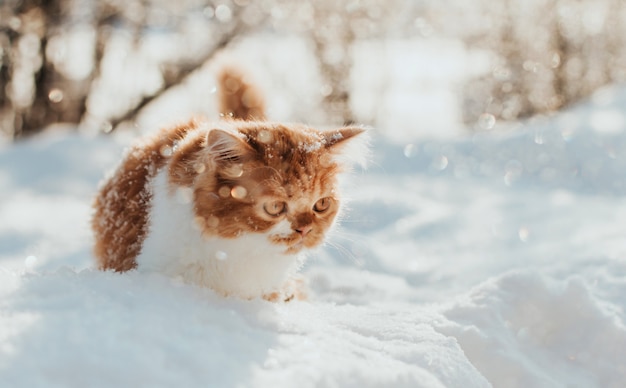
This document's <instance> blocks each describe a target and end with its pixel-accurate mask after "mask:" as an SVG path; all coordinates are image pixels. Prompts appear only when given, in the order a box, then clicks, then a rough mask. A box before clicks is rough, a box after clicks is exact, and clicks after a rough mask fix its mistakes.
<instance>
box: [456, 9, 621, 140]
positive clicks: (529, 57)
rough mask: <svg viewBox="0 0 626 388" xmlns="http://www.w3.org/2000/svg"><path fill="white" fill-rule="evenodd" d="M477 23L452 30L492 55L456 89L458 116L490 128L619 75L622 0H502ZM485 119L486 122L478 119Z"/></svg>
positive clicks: (556, 105)
mask: <svg viewBox="0 0 626 388" xmlns="http://www.w3.org/2000/svg"><path fill="white" fill-rule="evenodd" d="M489 4H490V7H491V8H490V10H489V11H487V10H484V11H485V13H484V16H485V18H484V19H483V20H482V24H481V25H479V26H478V27H475V28H469V29H467V30H465V31H462V32H459V33H460V35H461V36H462V37H463V39H464V40H465V41H466V42H467V44H468V46H469V47H478V48H482V49H487V50H488V51H490V52H492V53H493V54H494V60H493V61H492V62H493V66H492V71H491V73H489V74H486V75H483V76H481V77H479V78H477V79H474V80H470V81H469V82H468V83H467V84H466V85H465V86H464V88H463V96H464V120H465V122H466V123H477V124H478V125H477V128H478V129H485V128H486V127H489V128H490V127H491V126H492V125H491V124H490V123H491V122H492V121H485V120H482V119H481V118H483V117H484V116H485V115H489V116H491V117H493V118H498V119H503V120H514V119H519V118H525V117H529V116H532V115H536V114H546V113H550V112H554V111H556V110H558V109H560V108H562V107H564V106H567V105H570V104H572V103H574V102H576V101H579V100H580V99H581V98H583V97H586V96H588V95H590V94H591V93H592V92H593V91H594V90H596V89H597V88H599V87H601V86H603V85H606V84H607V83H611V82H621V81H624V80H626V75H625V74H624V73H625V71H624V63H625V59H626V30H625V29H624V26H625V25H626V23H625V22H626V3H624V2H623V1H622V0H603V1H596V0H577V1H573V0H529V1H526V2H520V1H516V0H505V1H502V2H499V3H497V4H496V3H489ZM485 123H487V124H485Z"/></svg>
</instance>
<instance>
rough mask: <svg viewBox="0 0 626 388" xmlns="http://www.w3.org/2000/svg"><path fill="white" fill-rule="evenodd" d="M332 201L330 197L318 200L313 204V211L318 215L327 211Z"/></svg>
mask: <svg viewBox="0 0 626 388" xmlns="http://www.w3.org/2000/svg"><path fill="white" fill-rule="evenodd" d="M332 201H333V199H332V198H330V197H324V198H320V199H319V200H318V201H317V202H315V205H313V210H315V211H316V212H318V213H323V212H325V211H326V210H328V208H329V207H330V204H331V203H332Z"/></svg>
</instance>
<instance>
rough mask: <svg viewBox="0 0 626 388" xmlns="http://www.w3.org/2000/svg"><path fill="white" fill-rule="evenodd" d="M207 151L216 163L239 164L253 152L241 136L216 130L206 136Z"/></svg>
mask: <svg viewBox="0 0 626 388" xmlns="http://www.w3.org/2000/svg"><path fill="white" fill-rule="evenodd" d="M207 149H208V152H209V155H210V156H211V157H212V158H213V160H215V161H216V162H241V161H243V160H244V159H246V156H248V155H251V154H252V152H253V150H252V148H251V147H250V145H248V143H246V141H245V139H244V138H243V136H241V135H239V134H235V133H231V132H229V131H225V130H223V129H217V128H216V129H211V130H210V131H209V133H208V134H207Z"/></svg>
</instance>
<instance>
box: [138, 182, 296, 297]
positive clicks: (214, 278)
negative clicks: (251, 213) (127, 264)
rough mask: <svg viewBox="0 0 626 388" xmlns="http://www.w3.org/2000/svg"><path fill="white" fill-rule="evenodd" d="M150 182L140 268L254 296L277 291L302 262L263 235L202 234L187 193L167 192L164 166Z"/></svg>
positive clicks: (230, 292)
mask: <svg viewBox="0 0 626 388" xmlns="http://www.w3.org/2000/svg"><path fill="white" fill-rule="evenodd" d="M150 184H151V190H152V203H151V207H150V216H149V229H148V235H147V237H146V239H145V241H144V243H143V246H142V249H141V253H140V254H139V256H138V257H137V269H138V270H139V271H144V272H153V271H154V272H160V273H163V274H165V275H167V276H171V277H182V279H183V280H184V281H185V282H189V283H194V284H198V285H201V286H205V287H209V288H212V289H214V290H215V291H217V292H219V293H221V294H224V295H235V296H239V297H242V298H256V297H261V296H263V295H266V294H269V293H272V292H274V291H278V290H279V289H280V288H281V287H282V286H283V284H284V283H285V281H286V280H287V278H288V277H289V275H291V274H293V273H294V272H295V271H297V270H298V269H299V267H300V266H301V265H302V263H303V257H302V256H297V255H286V254H284V253H282V252H284V250H285V248H284V247H280V246H276V245H274V244H271V243H270V242H269V241H268V239H267V236H268V234H252V233H250V234H244V235H242V236H241V237H239V238H236V239H225V238H221V237H212V236H211V237H206V236H203V235H202V234H201V233H200V231H199V229H198V228H197V227H196V225H195V221H194V217H195V215H194V212H193V201H191V200H190V198H189V195H180V194H181V193H180V192H178V193H171V190H169V187H168V183H167V174H166V172H165V171H161V172H159V173H158V174H157V176H156V177H155V178H154V179H153V180H152V182H151V183H150ZM182 194H188V193H185V192H183V193H182Z"/></svg>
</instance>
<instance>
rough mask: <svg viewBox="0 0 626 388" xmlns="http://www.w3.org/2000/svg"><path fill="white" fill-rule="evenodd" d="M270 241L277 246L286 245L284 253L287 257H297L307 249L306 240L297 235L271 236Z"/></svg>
mask: <svg viewBox="0 0 626 388" xmlns="http://www.w3.org/2000/svg"><path fill="white" fill-rule="evenodd" d="M269 241H270V242H271V243H272V244H275V245H284V246H285V250H284V252H283V253H284V254H286V255H295V254H297V253H300V252H301V251H302V250H303V249H305V248H306V247H307V246H306V244H305V242H304V238H302V236H300V235H299V234H297V233H293V234H290V235H287V236H284V235H280V234H274V235H270V236H269Z"/></svg>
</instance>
